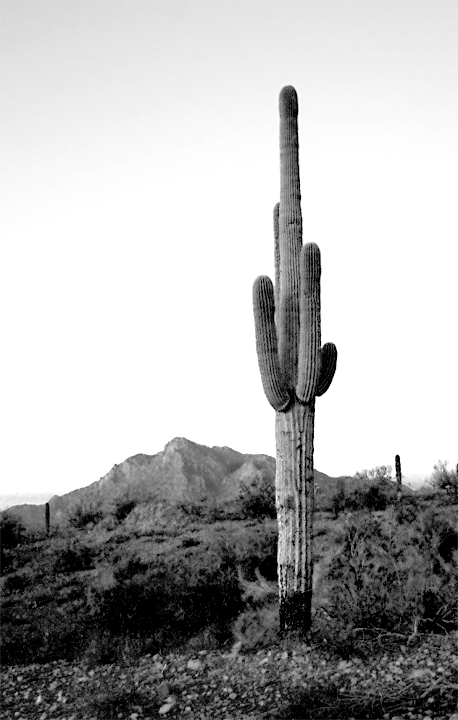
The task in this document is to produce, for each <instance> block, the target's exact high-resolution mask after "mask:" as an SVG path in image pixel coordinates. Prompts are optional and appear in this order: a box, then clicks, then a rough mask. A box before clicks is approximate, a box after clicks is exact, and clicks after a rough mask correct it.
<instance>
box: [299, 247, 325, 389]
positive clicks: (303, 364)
mask: <svg viewBox="0 0 458 720" xmlns="http://www.w3.org/2000/svg"><path fill="white" fill-rule="evenodd" d="M320 277H321V259H320V249H319V247H318V245H317V244H316V243H307V244H306V245H304V247H303V248H302V252H301V294H300V336H299V362H298V379H297V385H296V395H297V397H298V398H299V400H301V402H304V403H308V402H310V401H311V400H312V399H313V398H314V397H315V395H316V391H317V387H318V379H319V375H320V347H321V323H320Z"/></svg>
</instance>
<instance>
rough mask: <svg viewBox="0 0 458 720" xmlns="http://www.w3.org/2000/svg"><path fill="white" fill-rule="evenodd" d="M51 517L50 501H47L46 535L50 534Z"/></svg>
mask: <svg viewBox="0 0 458 720" xmlns="http://www.w3.org/2000/svg"><path fill="white" fill-rule="evenodd" d="M49 518H50V513H49V503H46V505H45V522H46V535H49Z"/></svg>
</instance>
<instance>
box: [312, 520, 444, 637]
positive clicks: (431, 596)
mask: <svg viewBox="0 0 458 720" xmlns="http://www.w3.org/2000/svg"><path fill="white" fill-rule="evenodd" d="M450 538H452V540H453V537H452V536H451V534H450V525H449V523H448V522H447V521H446V520H445V519H444V518H443V517H441V516H440V514H439V513H438V512H429V513H428V512H427V513H423V514H422V515H420V517H419V518H417V519H416V520H415V521H414V522H413V523H411V524H410V525H399V524H397V523H392V524H389V525H385V527H382V525H381V522H380V521H379V520H378V519H376V518H375V517H373V516H371V515H369V516H368V515H364V516H363V515H361V516H359V517H354V518H351V519H350V520H349V521H348V522H347V524H346V528H345V533H344V537H343V543H342V547H341V550H340V552H339V553H338V555H337V556H336V557H335V559H334V560H333V561H332V563H331V565H330V568H329V570H328V572H327V575H326V576H325V579H324V581H323V582H322V584H321V595H322V604H323V606H324V607H325V608H326V610H327V611H328V613H329V618H330V622H329V625H330V627H332V633H330V634H331V636H333V637H334V638H337V636H338V634H339V632H340V633H341V635H343V636H345V634H346V635H347V641H348V642H350V640H348V638H351V634H352V633H353V632H355V631H356V630H357V629H361V628H365V629H372V630H373V629H378V630H384V631H389V632H397V631H399V632H411V631H412V630H413V628H414V627H420V629H423V630H425V631H426V630H428V631H432V630H434V631H443V630H444V629H446V630H447V631H449V630H450V629H454V628H455V627H456V626H457V620H458V606H457V602H458V600H457V598H458V568H457V564H456V554H454V553H453V550H450V545H451V542H452V540H451V539H450ZM455 542H456V540H455ZM441 551H442V553H443V554H445V555H446V556H447V558H448V559H449V560H450V562H449V563H447V562H445V561H444V560H443V558H442V557H441ZM452 556H453V557H452ZM441 628H442V630H441Z"/></svg>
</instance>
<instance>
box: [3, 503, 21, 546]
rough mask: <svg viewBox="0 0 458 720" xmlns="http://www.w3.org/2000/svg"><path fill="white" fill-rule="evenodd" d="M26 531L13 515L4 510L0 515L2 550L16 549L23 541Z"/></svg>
mask: <svg viewBox="0 0 458 720" xmlns="http://www.w3.org/2000/svg"><path fill="white" fill-rule="evenodd" d="M25 535H26V530H25V527H24V525H23V524H22V522H21V521H20V520H19V518H18V517H16V515H14V513H12V512H10V511H9V510H4V511H3V512H2V513H0V542H1V546H2V550H10V549H11V548H15V547H17V546H18V545H19V544H20V543H21V542H22V541H23V540H24V539H25Z"/></svg>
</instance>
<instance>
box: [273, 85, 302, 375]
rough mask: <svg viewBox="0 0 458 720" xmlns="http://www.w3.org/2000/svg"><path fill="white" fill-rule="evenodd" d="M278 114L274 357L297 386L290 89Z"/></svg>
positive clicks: (293, 104) (298, 221) (294, 134)
mask: <svg viewBox="0 0 458 720" xmlns="http://www.w3.org/2000/svg"><path fill="white" fill-rule="evenodd" d="M279 111H280V212H279V233H280V242H279V245H280V285H281V292H280V307H279V309H278V313H277V315H278V317H277V329H278V353H279V357H280V363H281V367H282V369H283V373H284V375H285V379H286V382H287V383H288V384H289V386H290V387H294V386H295V384H296V382H297V359H298V358H297V351H298V347H299V288H300V271H299V266H300V253H301V248H302V213H301V187H300V179H299V135H298V127H297V116H298V101H297V94H296V91H295V89H294V88H293V87H290V86H287V87H284V88H283V90H282V91H281V93H280V98H279Z"/></svg>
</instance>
